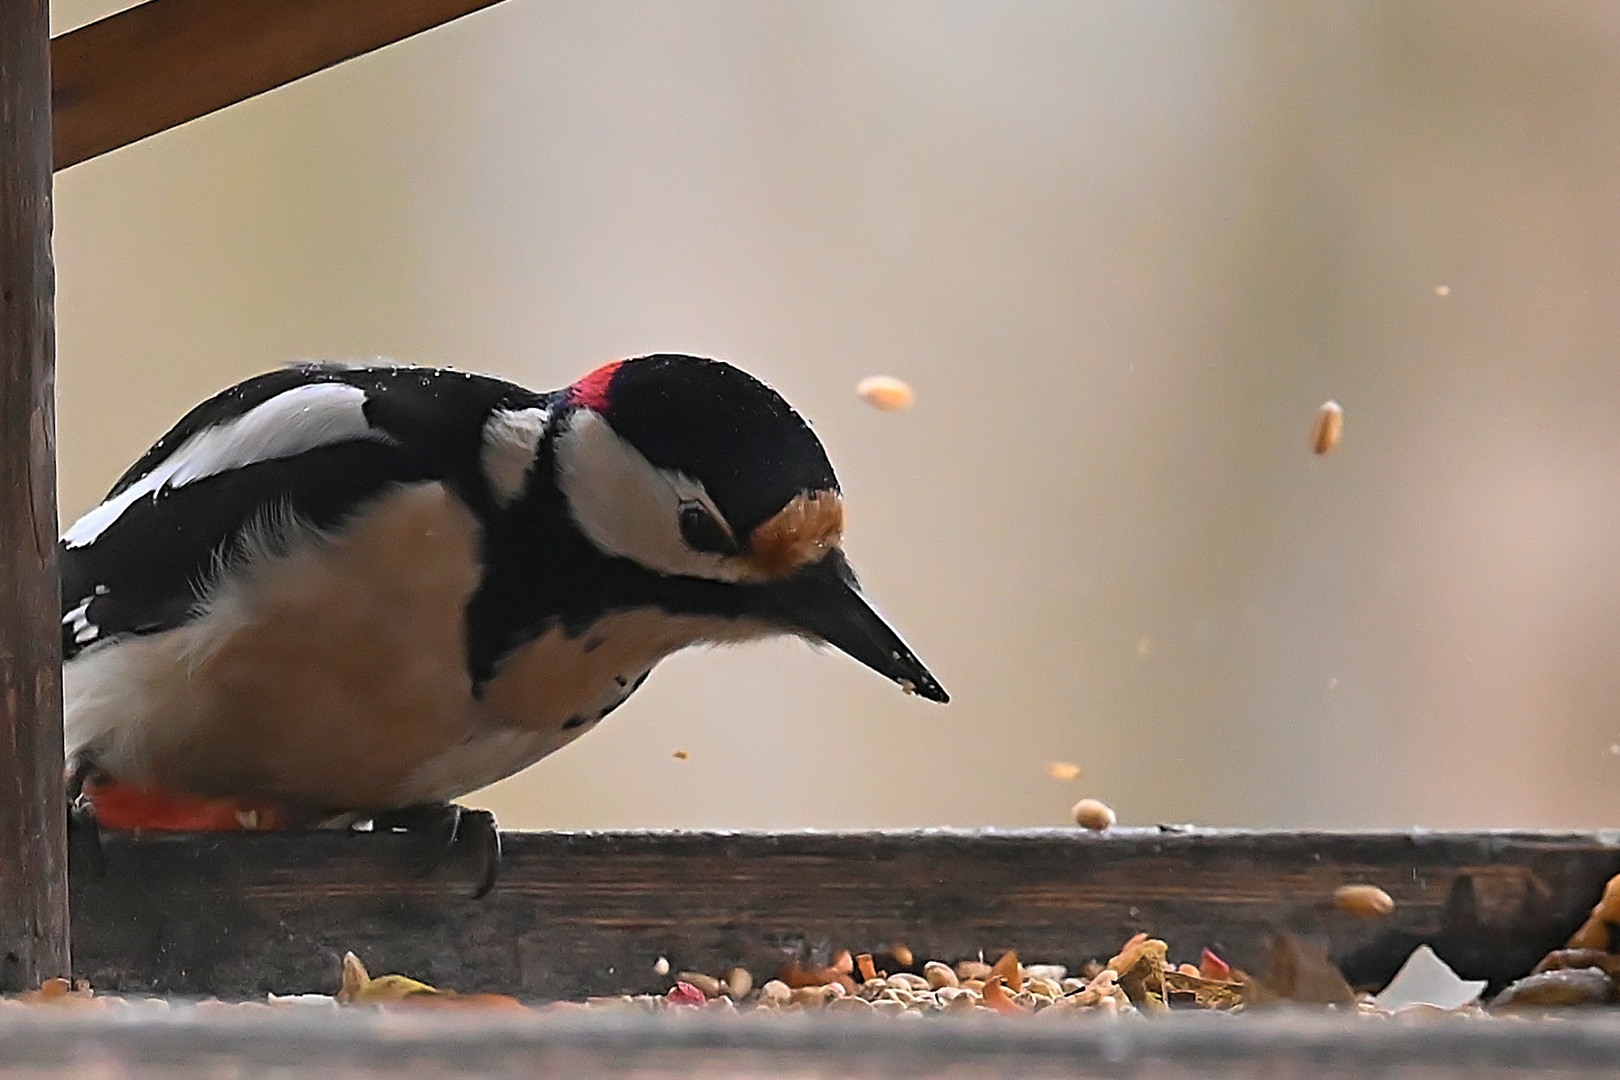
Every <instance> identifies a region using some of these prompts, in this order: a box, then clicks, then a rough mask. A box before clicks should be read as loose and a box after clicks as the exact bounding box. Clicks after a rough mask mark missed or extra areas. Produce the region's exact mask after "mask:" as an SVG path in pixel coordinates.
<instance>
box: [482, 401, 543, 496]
mask: <svg viewBox="0 0 1620 1080" xmlns="http://www.w3.org/2000/svg"><path fill="white" fill-rule="evenodd" d="M550 424H551V410H550V409H546V408H540V407H535V408H532V409H496V410H495V411H494V412H493V413H491V414H490V417H489V419H488V420H486V421H484V447H483V450H482V452H481V453H480V455H479V465H480V466H482V468H483V470H484V479H485V480H486V481H488V483H489V490H490V491H491V492H492V493H493V494H494V496H495V501H496V502H497V503H499V504H500V505H501V506H505V505H507V504H508V503H510V502H511V501H512V500H513V499H516V498H517V497H518V496H519V495H521V494H522V493H523V486H524V485H525V484H527V483H528V482H529V470H530V469H532V468H533V467H534V458H535V454H537V453H538V452H539V450H540V440H541V439H543V438H545V437H546V428H547V427H548V426H549V425H550Z"/></svg>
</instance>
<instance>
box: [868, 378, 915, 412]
mask: <svg viewBox="0 0 1620 1080" xmlns="http://www.w3.org/2000/svg"><path fill="white" fill-rule="evenodd" d="M855 396H856V397H858V398H860V399H861V400H862V401H864V402H866V403H867V404H868V405H870V406H872V408H874V409H877V410H878V411H879V412H904V411H905V410H907V409H909V408H911V406H912V405H913V404H914V403H915V402H916V400H917V393H916V391H914V390H912V388H911V387H910V386H909V385H907V384H906V383H904V382H902V381H901V380H899V379H896V378H895V377H894V376H892V375H868V376H867V377H866V378H864V379H862V380H861V381H860V382H858V383H856V384H855Z"/></svg>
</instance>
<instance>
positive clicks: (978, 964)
mask: <svg viewBox="0 0 1620 1080" xmlns="http://www.w3.org/2000/svg"><path fill="white" fill-rule="evenodd" d="M956 977H957V978H958V979H979V980H981V981H982V980H984V979H988V978H989V977H990V965H989V964H987V963H985V962H984V961H983V960H963V961H962V962H961V963H959V964H957V965H956Z"/></svg>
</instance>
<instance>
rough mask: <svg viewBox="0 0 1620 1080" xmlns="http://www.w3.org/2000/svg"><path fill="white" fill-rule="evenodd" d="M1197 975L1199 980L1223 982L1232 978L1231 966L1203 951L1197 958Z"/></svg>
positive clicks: (1206, 950)
mask: <svg viewBox="0 0 1620 1080" xmlns="http://www.w3.org/2000/svg"><path fill="white" fill-rule="evenodd" d="M1198 975H1199V977H1200V978H1204V979H1213V980H1216V981H1219V982H1224V981H1226V980H1228V979H1230V978H1231V977H1232V965H1231V964H1228V963H1227V962H1226V961H1225V960H1222V959H1221V958H1220V957H1219V956H1216V955H1215V954H1214V953H1213V952H1210V951H1209V950H1208V949H1205V950H1204V952H1203V955H1201V956H1200V957H1199V958H1198Z"/></svg>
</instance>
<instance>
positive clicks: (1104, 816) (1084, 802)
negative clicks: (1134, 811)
mask: <svg viewBox="0 0 1620 1080" xmlns="http://www.w3.org/2000/svg"><path fill="white" fill-rule="evenodd" d="M1072 813H1073V814H1074V823H1075V824H1076V825H1079V826H1082V827H1084V828H1087V829H1090V830H1091V831H1092V832H1106V831H1107V830H1109V829H1112V828H1113V827H1114V821H1115V818H1114V811H1113V810H1112V809H1111V808H1110V807H1109V805H1108V804H1107V803H1105V802H1099V801H1097V800H1096V799H1081V800H1080V801H1079V802H1077V803H1075V804H1074V810H1073V811H1072Z"/></svg>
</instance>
